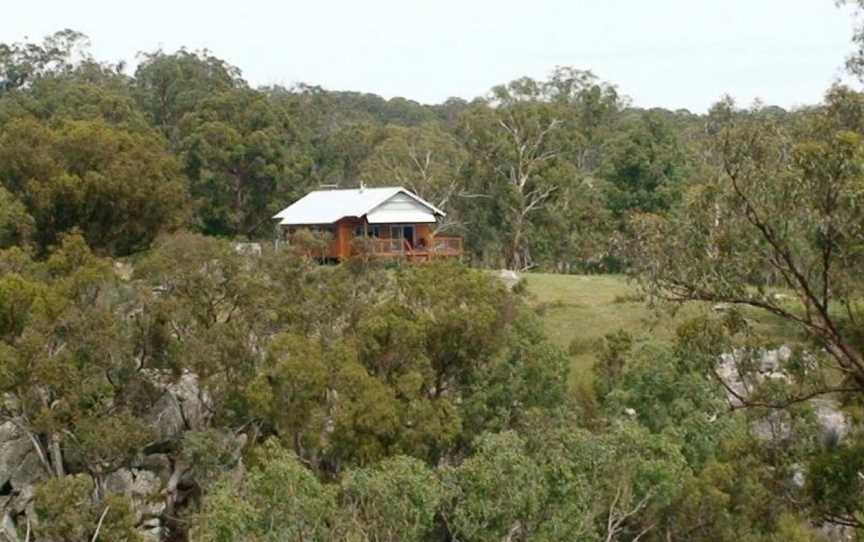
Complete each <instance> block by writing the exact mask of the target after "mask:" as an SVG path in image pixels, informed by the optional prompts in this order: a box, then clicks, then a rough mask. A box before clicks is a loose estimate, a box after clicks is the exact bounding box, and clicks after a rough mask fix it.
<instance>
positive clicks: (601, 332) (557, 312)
mask: <svg viewBox="0 0 864 542" xmlns="http://www.w3.org/2000/svg"><path fill="white" fill-rule="evenodd" d="M524 278H525V280H526V282H527V287H528V292H529V294H530V295H531V303H532V305H533V306H534V307H535V309H536V310H537V311H538V314H540V317H541V320H542V321H543V325H544V327H545V330H546V335H547V336H548V337H549V339H550V340H551V341H552V342H554V343H555V344H557V345H559V346H560V347H561V348H563V349H564V350H565V351H568V352H569V355H570V358H571V369H572V371H571V378H572V380H573V382H574V383H577V382H585V381H586V380H590V378H591V367H592V365H593V364H594V362H595V360H596V359H597V353H598V351H599V349H600V345H601V344H602V338H603V336H605V335H606V334H608V333H612V332H615V331H618V330H619V329H624V330H626V331H628V332H630V333H631V334H633V335H634V336H636V337H637V339H656V340H661V341H669V340H672V339H673V338H674V335H675V330H676V328H677V327H678V326H679V325H680V324H681V323H682V322H683V321H685V320H686V319H688V318H691V317H693V316H695V315H697V314H699V313H700V312H702V311H705V310H710V307H708V306H706V305H705V304H701V303H690V304H688V305H687V306H685V307H683V308H682V310H680V311H679V312H678V313H677V314H675V315H674V316H672V315H671V314H669V313H667V312H663V311H657V310H655V309H651V308H650V307H648V306H647V304H646V303H645V301H643V300H642V299H641V298H640V296H639V292H638V289H637V288H636V286H635V285H634V284H631V283H629V282H628V281H627V279H626V278H625V277H623V276H621V275H553V274H545V273H527V274H525V275H524ZM744 315H745V316H746V317H747V319H748V320H749V321H750V322H751V324H752V326H753V329H754V331H755V332H757V333H759V334H760V335H762V336H764V337H767V338H769V339H771V340H776V342H778V343H781V342H785V343H789V342H795V341H798V340H800V338H799V336H798V333H797V330H796V328H795V327H794V326H792V325H791V324H789V323H787V322H785V321H782V320H780V319H779V318H777V317H775V316H772V315H770V314H766V313H764V312H761V311H756V310H746V311H744ZM574 340H575V342H576V344H575V345H574V346H575V347H576V348H573V349H571V345H572V344H573V343H574Z"/></svg>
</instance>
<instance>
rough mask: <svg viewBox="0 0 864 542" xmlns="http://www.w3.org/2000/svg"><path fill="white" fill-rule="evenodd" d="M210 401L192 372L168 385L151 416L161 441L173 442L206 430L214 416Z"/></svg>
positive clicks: (149, 417) (154, 406)
mask: <svg viewBox="0 0 864 542" xmlns="http://www.w3.org/2000/svg"><path fill="white" fill-rule="evenodd" d="M207 401H208V397H207V395H206V394H205V393H204V392H202V391H201V388H200V387H199V385H198V378H197V377H196V376H195V375H193V374H191V373H186V374H184V375H183V376H182V377H180V379H179V380H178V381H177V382H174V383H171V384H169V385H167V386H165V392H164V393H163V394H162V396H161V397H160V398H159V400H157V401H156V404H154V405H153V408H152V409H151V410H150V413H149V415H148V420H149V421H150V423H151V425H152V426H153V428H154V429H155V430H156V432H157V434H158V437H159V438H158V440H160V441H167V440H172V439H175V438H177V437H179V436H180V435H181V434H182V433H183V432H184V431H188V430H190V429H200V428H203V427H206V426H207V422H208V420H209V417H210V414H209V409H208V408H207V406H208V405H207Z"/></svg>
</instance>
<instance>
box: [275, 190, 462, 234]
mask: <svg viewBox="0 0 864 542" xmlns="http://www.w3.org/2000/svg"><path fill="white" fill-rule="evenodd" d="M397 195H398V197H397V198H396V199H394V197H396V196H397ZM404 198H407V200H406V199H404ZM391 200H393V203H394V204H395V205H396V208H391V206H390V205H386V206H385V205H384V204H385V203H388V202H390V201H391ZM406 202H407V203H408V204H409V205H411V206H412V208H413V211H409V214H404V215H400V216H396V215H394V214H392V213H390V214H391V216H392V218H400V217H402V218H412V217H413V218H420V216H421V215H422V216H423V217H425V218H423V219H422V221H423V222H428V221H432V222H434V221H435V218H436V216H444V215H445V213H444V212H443V211H441V210H440V209H438V208H436V207H435V206H433V205H431V204H430V203H428V202H426V201H424V200H423V199H421V198H420V197H418V196H417V195H416V194H414V193H413V192H411V191H409V190H406V189H404V188H402V187H387V188H355V189H343V190H316V191H313V192H310V193H308V194H306V195H305V196H303V197H302V198H300V199H299V200H297V201H296V202H294V203H293V204H291V205H289V206H288V207H286V208H285V209H283V210H281V211H280V212H279V213H277V214H276V215H274V216H273V218H274V219H276V220H279V223H280V224H282V225H305V224H310V225H311V224H333V223H335V222H337V221H339V220H340V219H342V218H345V217H358V218H359V217H361V216H364V215H367V214H369V213H372V212H373V211H375V212H376V213H380V214H379V218H382V219H383V218H385V214H386V213H385V211H387V212H390V211H394V210H396V209H398V207H399V206H400V205H404V204H405V203H406ZM417 206H419V208H418V207H417ZM428 217H431V220H430V219H429V218H428ZM386 220H387V221H389V218H387V219H386ZM401 221H403V222H408V221H409V220H401ZM377 222H378V223H384V220H378V221H377Z"/></svg>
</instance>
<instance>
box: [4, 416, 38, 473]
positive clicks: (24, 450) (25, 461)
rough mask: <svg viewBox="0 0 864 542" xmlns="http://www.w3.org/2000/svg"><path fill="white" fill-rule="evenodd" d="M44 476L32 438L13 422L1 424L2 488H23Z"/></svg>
mask: <svg viewBox="0 0 864 542" xmlns="http://www.w3.org/2000/svg"><path fill="white" fill-rule="evenodd" d="M43 475H44V473H43V472H42V465H41V463H40V462H39V458H38V457H37V455H36V450H35V449H34V448H33V442H32V441H31V440H30V438H29V437H28V436H27V435H26V434H25V433H24V432H23V431H21V430H20V429H18V427H17V426H16V425H15V424H14V423H12V422H11V421H7V422H5V423H3V424H0V486H3V485H5V484H7V483H11V484H12V487H13V488H16V489H17V488H21V487H24V486H26V485H29V484H32V483H33V482H35V481H36V480H38V479H39V478H41V477H42V476H43Z"/></svg>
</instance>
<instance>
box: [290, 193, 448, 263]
mask: <svg viewBox="0 0 864 542" xmlns="http://www.w3.org/2000/svg"><path fill="white" fill-rule="evenodd" d="M445 216H446V215H445V213H444V211H442V210H440V209H438V208H437V207H435V206H434V205H432V204H430V203H428V202H426V201H424V200H423V199H422V198H420V197H419V196H417V195H416V194H414V193H413V192H411V191H410V190H406V189H405V188H402V187H388V188H365V187H361V188H356V189H335V190H316V191H314V192H310V193H309V194H306V195H305V196H304V197H302V198H300V199H299V200H297V201H296V202H294V203H292V204H291V205H289V206H288V207H286V208H285V209H283V210H282V211H280V212H279V213H277V214H276V215H275V216H274V217H273V219H274V220H276V221H277V244H279V243H287V244H291V242H292V238H295V239H299V238H300V236H299V235H298V234H299V232H301V231H302V230H308V231H312V232H317V233H318V234H320V235H318V236H317V237H318V238H319V239H321V240H322V241H321V242H322V243H323V246H322V248H321V252H320V253H318V254H316V255H317V256H319V257H321V258H322V259H328V260H336V261H341V260H345V259H347V258H349V257H351V256H352V255H355V254H357V253H359V252H360V251H365V252H366V253H367V254H371V255H374V256H380V257H384V258H406V259H409V260H421V261H425V260H431V259H433V258H438V257H459V256H461V255H462V238H461V237H456V236H443V235H436V233H435V230H436V226H437V224H438V223H439V222H440V220H441V219H443V218H444V217H445Z"/></svg>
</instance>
